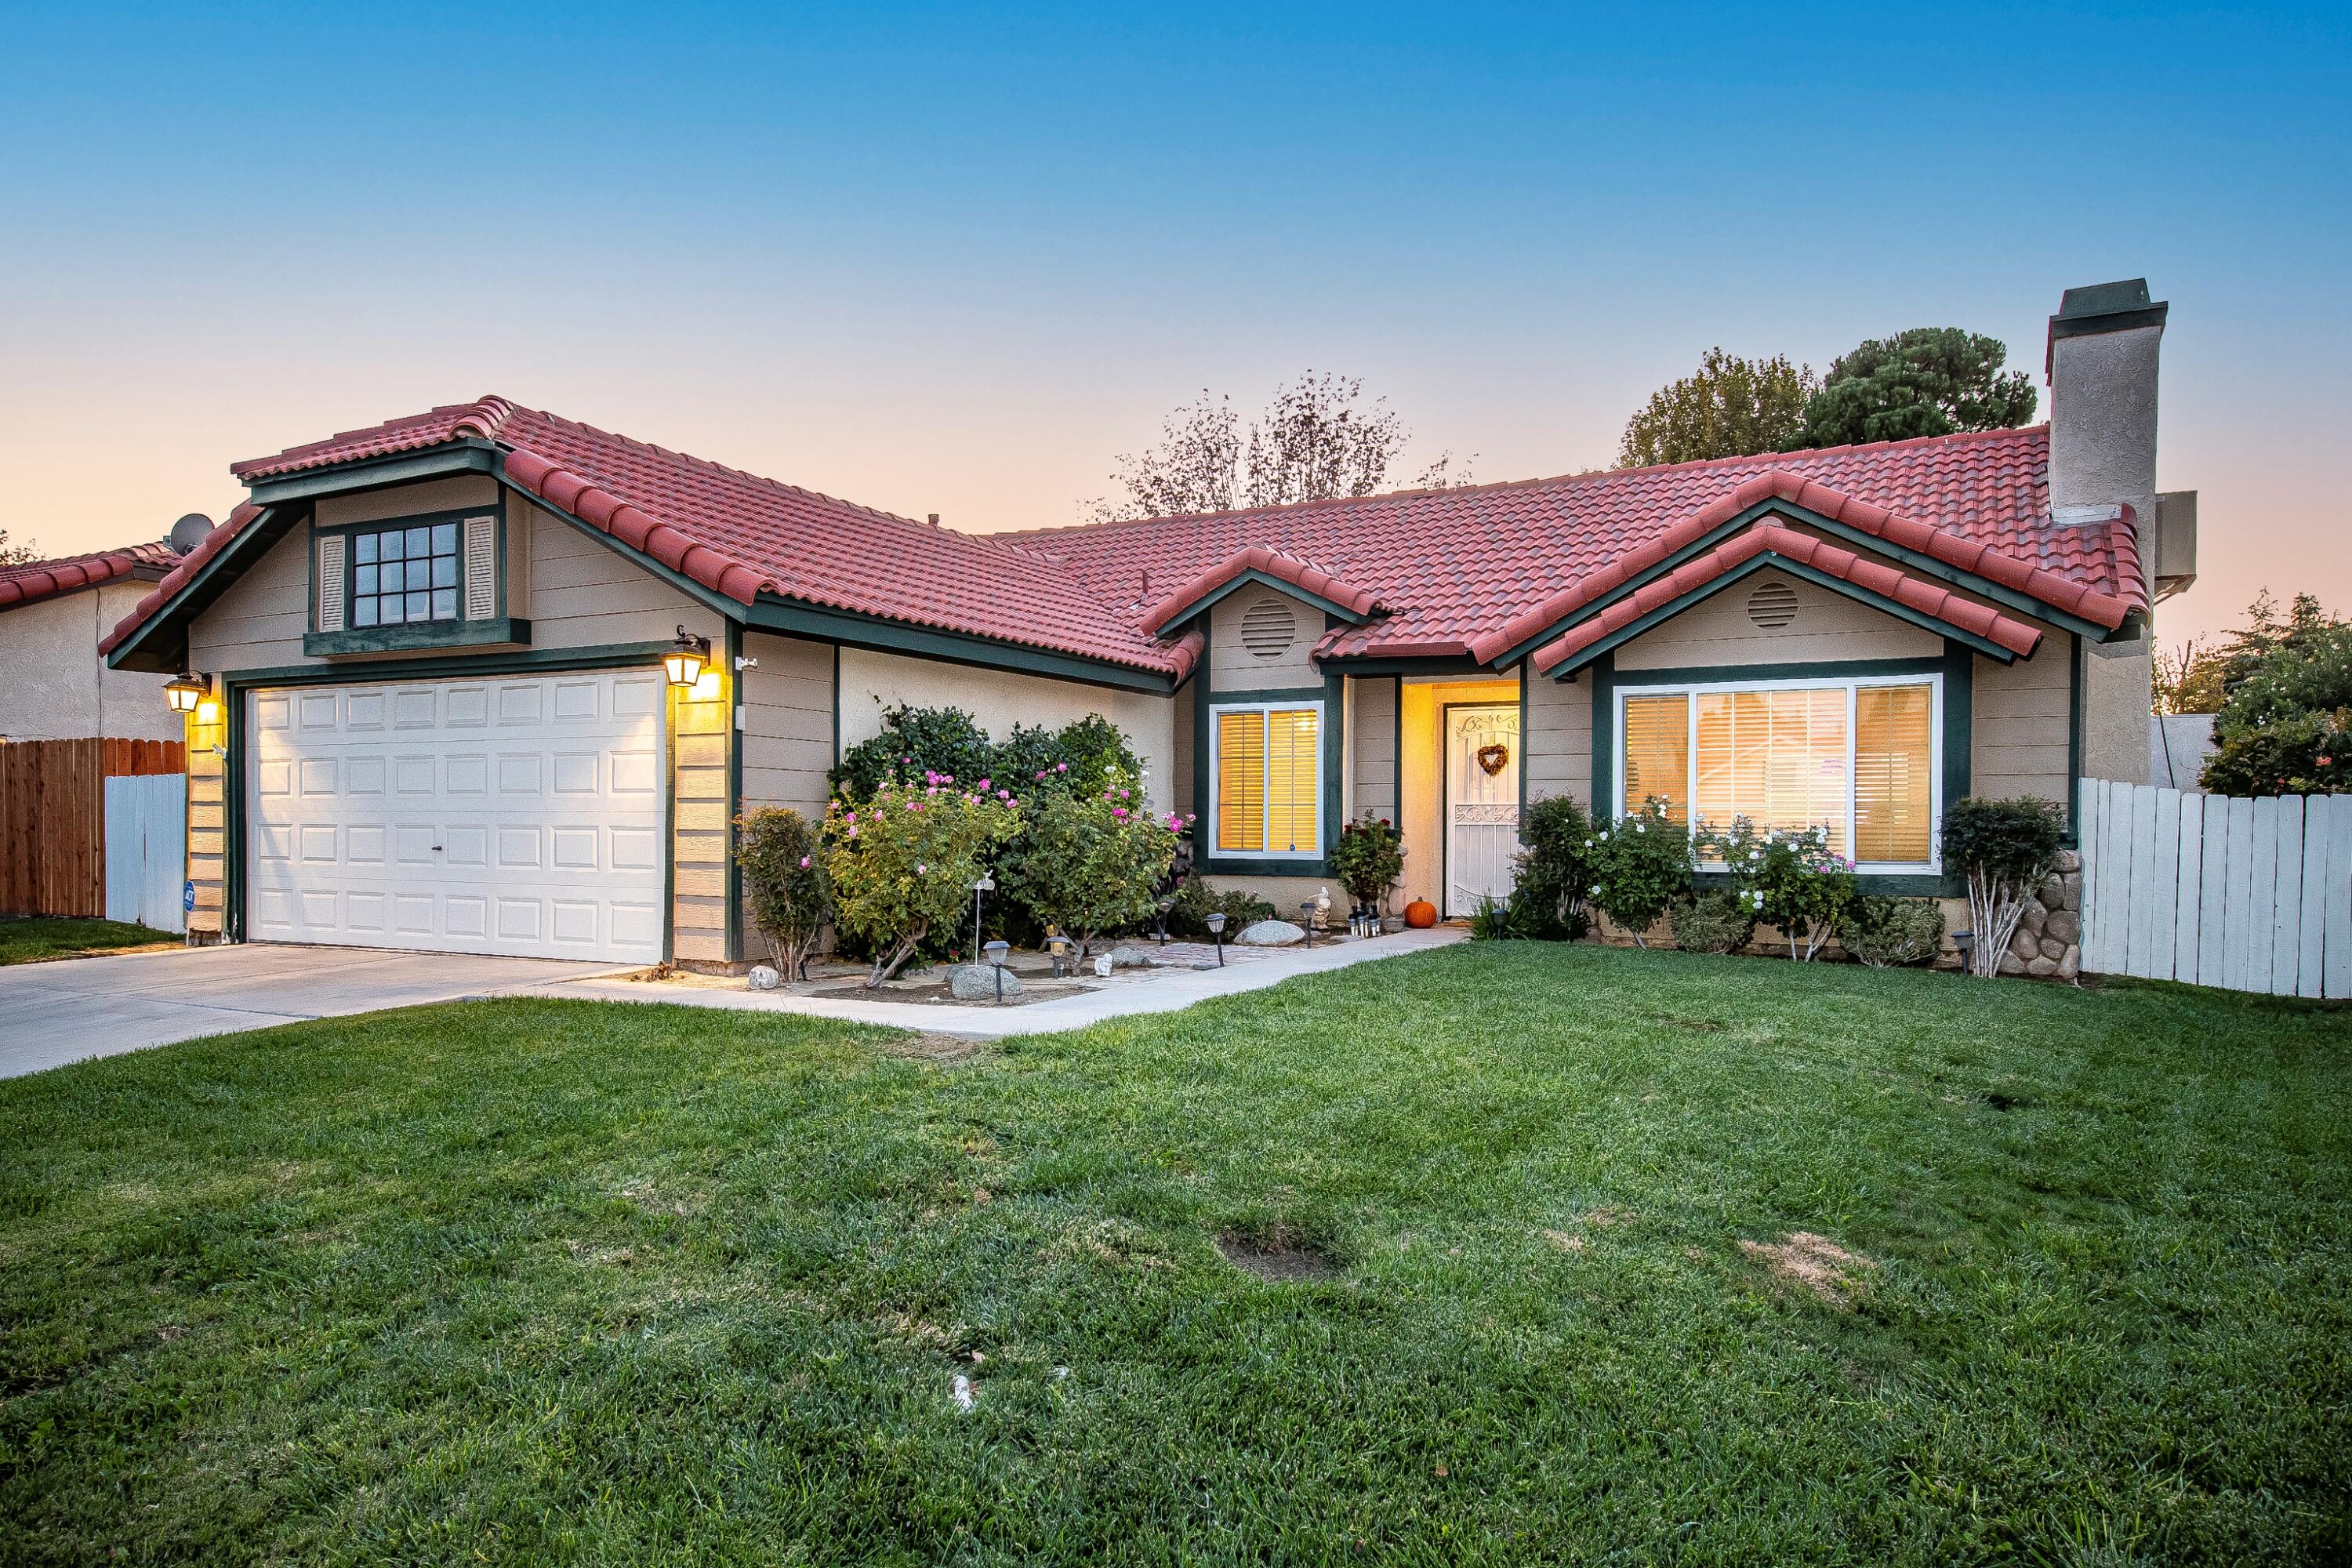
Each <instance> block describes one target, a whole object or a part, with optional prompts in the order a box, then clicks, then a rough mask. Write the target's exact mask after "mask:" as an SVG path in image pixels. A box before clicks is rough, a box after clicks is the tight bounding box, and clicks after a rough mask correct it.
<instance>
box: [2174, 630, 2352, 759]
mask: <svg viewBox="0 0 2352 1568" xmlns="http://www.w3.org/2000/svg"><path fill="white" fill-rule="evenodd" d="M2253 613H2254V615H2255V617H2256V623H2257V625H2256V629H2255V630H2254V631H2253V632H2252V633H2245V634H2240V636H2239V637H2238V638H2237V639H2236V640H2237V641H2238V642H2239V643H2240V644H2241V647H2242V652H2241V653H2239V654H2237V655H2235V656H2233V657H2232V658H2231V661H2230V662H2231V667H2232V668H2231V675H2230V678H2229V683H2228V685H2229V696H2228V697H2227V699H2225V700H2223V702H2222V703H2221V711H2220V712H2219V713H2217V714H2215V715H2214V718H2213V742H2214V747H2213V754H2212V755H2211V756H2210V757H2209V758H2207V759H2206V762H2205V772H2204V776H2203V778H2202V780H2201V781H2200V782H2201V783H2202V784H2204V786H2205V787H2206V788H2207V789H2209V790H2211V791H2213V792H2215V793H2216V794H2220V795H2336V794H2340V793H2343V792H2345V791H2347V790H2352V626H2347V624H2346V623H2344V622H2343V621H2341V620H2338V619H2337V618H2336V617H2335V616H2330V615H2328V614H2326V612H2325V611H2323V610H2322V609H2321V608H2320V606H2319V602H2318V601H2317V600H2316V599H2314V598H2311V597H2310V596H2309V595H2299V596H2298V597H2297V598H2296V600H2295V603H2294V616H2293V618H2292V620H2291V621H2290V622H2286V623H2281V622H2278V621H2276V620H2275V619H2274V618H2273V617H2272V616H2270V614H2269V600H2268V595H2264V597H2263V598H2262V599H2258V600H2256V601H2255V604H2254V612H2253Z"/></svg>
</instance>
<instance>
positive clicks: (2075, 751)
mask: <svg viewBox="0 0 2352 1568" xmlns="http://www.w3.org/2000/svg"><path fill="white" fill-rule="evenodd" d="M2084 657H2085V656H2084V651H2083V639H2082V638H2081V637H2076V638H2074V643H2073V645H2072V648H2071V651H2070V653H2069V655H2068V658H2069V663H2068V665H2067V671H2066V838H2065V842H2066V844H2067V845H2068V846H2069V847H2074V848H2077V849H2079V848H2081V847H2082V822H2083V659H2084Z"/></svg>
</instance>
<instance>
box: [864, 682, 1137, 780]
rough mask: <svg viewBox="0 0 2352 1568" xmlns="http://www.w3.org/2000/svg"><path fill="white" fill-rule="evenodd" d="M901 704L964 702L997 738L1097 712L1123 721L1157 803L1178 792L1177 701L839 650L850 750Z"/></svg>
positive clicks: (1052, 726)
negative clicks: (1027, 727)
mask: <svg viewBox="0 0 2352 1568" xmlns="http://www.w3.org/2000/svg"><path fill="white" fill-rule="evenodd" d="M901 703H904V704H905V705H907V706H908V707H910V708H961V709H962V710H964V711H965V712H967V713H970V714H971V716H972V718H973V719H974V720H976V721H979V724H980V727H981V728H982V729H983V730H985V731H988V733H989V736H990V738H991V739H992V740H1000V741H1001V740H1003V739H1004V737H1006V736H1007V735H1009V734H1011V733H1012V732H1013V726H1014V725H1015V724H1029V725H1042V726H1044V727H1045V728H1048V729H1056V730H1057V729H1060V728H1061V727H1062V726H1063V725H1065V724H1067V723H1069V722H1071V721H1074V720H1077V719H1083V718H1085V717H1087V715H1088V714H1090V713H1098V714H1100V715H1101V716H1102V717H1104V718H1105V719H1108V720H1109V721H1111V722H1112V723H1114V724H1116V725H1118V728H1119V731H1120V732H1121V733H1123V734H1125V735H1126V736H1127V740H1128V744H1129V745H1130V746H1132V747H1133V748H1134V749H1135V754H1136V756H1137V758H1138V759H1139V761H1140V762H1141V763H1143V767H1144V771H1145V772H1146V773H1148V774H1149V775H1150V776H1149V777H1148V778H1147V779H1146V780H1145V788H1146V792H1147V794H1148V795H1149V796H1150V800H1151V802H1152V804H1153V805H1160V804H1161V803H1163V802H1173V801H1175V800H1177V799H1178V798H1179V795H1178V794H1177V790H1176V786H1175V785H1174V784H1173V783H1172V782H1171V781H1172V780H1173V779H1174V777H1175V774H1174V768H1175V761H1176V705H1175V704H1174V703H1173V702H1171V701H1170V700H1168V699H1167V698H1165V697H1161V696H1158V695H1156V694H1154V693H1151V692H1147V691H1122V690H1119V689H1116V688H1113V687H1107V686H1086V685H1082V684H1080V683H1079V682H1077V681H1075V680H1057V679H1053V678H1052V677H1050V676H1043V675H1021V674H1016V673H1014V672H1013V671H1011V670H1002V669H983V668H979V667H978V666H974V665H967V664H945V663H942V662H940V660H938V659H929V658H908V657H907V656H906V655H904V654H895V653H875V652H871V651H869V650H867V649H865V648H854V647H845V648H843V649H842V650H841V746H842V749H843V750H844V751H847V750H848V749H849V748H850V747H852V746H854V745H856V744H857V743H858V742H860V741H866V740H870V739H872V738H873V737H874V736H876V735H878V734H880V733H881V732H882V715H883V713H884V711H885V710H888V709H890V708H894V707H897V706H898V705H899V704H901Z"/></svg>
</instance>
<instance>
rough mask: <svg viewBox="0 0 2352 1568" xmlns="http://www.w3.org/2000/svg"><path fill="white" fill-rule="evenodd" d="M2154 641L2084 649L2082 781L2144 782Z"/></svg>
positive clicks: (2086, 645) (2145, 639) (2147, 639)
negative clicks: (2117, 780) (2087, 779)
mask: <svg viewBox="0 0 2352 1568" xmlns="http://www.w3.org/2000/svg"><path fill="white" fill-rule="evenodd" d="M2155 676H2156V639H2155V638H2154V637H2152V636H2148V635H2145V634H2143V635H2142V636H2141V637H2140V638H2139V639H2138V640H2137V641H2136V642H2127V643H2123V642H2110V643H2091V642H2085V643H2084V645H2083V776H2084V778H2093V779H2119V780H2121V781H2123V782H2124V783H2126V784H2146V783H2147V782H2148V773H2147V761H2148V736H2149V731H2150V728H2151V727H2152V726H2153V725H2154V723H2155V719H2154V716H2153V711H2152V709H2153V704H2152V702H2151V698H2152V696H2153V692H2154V680H2155Z"/></svg>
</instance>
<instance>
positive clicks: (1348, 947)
mask: <svg viewBox="0 0 2352 1568" xmlns="http://www.w3.org/2000/svg"><path fill="white" fill-rule="evenodd" d="M1468 940H1469V932H1467V931H1463V930H1462V929H1460V928H1459V927H1444V926H1440V927H1438V928H1436V929H1434V930H1432V931H1395V932H1392V933H1391V934H1390V935H1387V936H1376V937H1371V938H1369V939H1367V940H1366V941H1363V942H1343V943H1339V944H1338V945H1335V946H1324V947H1315V948H1304V947H1289V948H1281V949H1277V950H1275V951H1272V952H1264V953H1263V954H1262V955H1261V956H1258V957H1257V958H1256V959H1255V961H1254V962H1252V963H1245V964H1244V963H1237V964H1229V965H1228V966H1226V967H1225V968H1223V969H1185V970H1177V971H1174V972H1172V973H1166V974H1160V975H1156V976H1154V977H1153V978H1151V979H1150V980H1148V981H1137V982H1135V983H1133V984H1122V985H1112V986H1108V987H1106V988H1104V989H1103V990H1100V991H1088V992H1086V993H1084V994H1079V995H1076V996H1056V997H1055V998H1054V999H1053V1000H1051V1001H1047V1002H1032V1003H1029V1004H1027V1005H1008V1006H1004V1007H989V1006H982V1007H956V1006H950V1005H946V1004H942V1003H918V1002H880V1001H867V1000H866V999H864V998H862V997H856V996H837V995H836V996H792V995H786V994H782V993H780V992H775V991H753V990H751V989H750V988H749V987H748V986H746V987H744V988H742V989H740V990H732V989H730V990H725V991H714V990H712V989H711V988H709V986H704V985H678V984H668V983H666V982H661V981H629V980H609V979H607V980H580V981H574V982H572V984H567V985H564V986H562V987H561V988H560V989H558V990H557V991H556V993H555V994H557V995H562V996H580V997H591V998H593V999H595V1000H597V1001H600V1002H664V1003H676V1004H677V1005H681V1006H687V1007H719V1008H723V1009H726V1010H728V1011H730V1012H746V1013H800V1014H803V1015H805V1016H809V1017H813V1018H838V1019H840V1020H842V1021H844V1022H845V1023H852V1024H887V1025H890V1026H893V1027H896V1028H900V1029H919V1030H921V1031H923V1032H925V1033H927V1034H934V1035H956V1036H960V1037H964V1038H966V1039H976V1040H996V1039H1002V1038H1003V1037H1005V1036H1007V1035H1050V1034H1056V1033H1059V1032H1060V1031H1062V1030H1064V1029H1083V1028H1085V1027H1086V1026H1087V1025H1089V1024H1098V1023H1100V1022H1102V1020H1104V1019H1105V1018H1125V1017H1130V1016H1134V1015H1136V1014H1139V1013H1173V1012H1176V1011H1177V1010H1179V1009H1180V1008H1184V1007H1190V1006H1191V1005H1192V1004H1193V1003H1195V1002H1202V1001H1206V1000H1207V999H1208V998H1209V997H1212V996H1231V995H1234V994H1237V993H1240V992H1244V991H1258V990H1263V989H1264V988H1265V987H1266V986H1268V985H1278V984H1281V983H1282V982H1284V981H1286V980H1288V979H1290V978H1291V977H1292V976H1294V975H1298V974H1319V973H1323V972H1324V971H1325V970H1330V969H1345V968H1347V967H1348V966H1349V965H1350V964H1354V963H1371V962H1373V961H1374V960H1377V959H1382V958H1396V957H1399V956H1401V955H1402V954H1404V953H1408V952H1426V951H1428V950H1429V949H1431V948H1436V947H1444V946H1446V945H1447V944H1449V943H1452V942H1466V941H1468Z"/></svg>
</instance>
